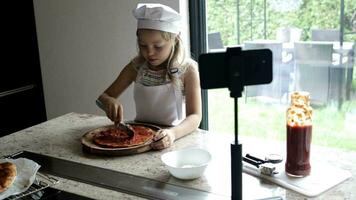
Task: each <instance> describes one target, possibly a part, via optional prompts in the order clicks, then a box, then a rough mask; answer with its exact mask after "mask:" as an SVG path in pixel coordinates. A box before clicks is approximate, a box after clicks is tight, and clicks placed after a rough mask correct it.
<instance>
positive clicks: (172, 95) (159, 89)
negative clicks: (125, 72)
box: [134, 64, 185, 126]
mask: <svg viewBox="0 0 356 200" xmlns="http://www.w3.org/2000/svg"><path fill="white" fill-rule="evenodd" d="M146 70H150V69H149V68H148V67H147V65H145V64H144V65H143V66H141V67H140V68H139V69H138V72H137V77H136V81H135V84H134V100H135V105H136V118H135V120H136V121H142V122H149V123H155V124H161V125H166V126H175V125H178V124H179V123H180V122H181V121H182V120H183V118H184V117H185V101H184V95H183V93H182V90H180V89H178V88H177V87H176V86H174V84H173V83H172V82H166V83H165V84H162V85H153V86H146V85H144V84H142V81H141V80H142V78H143V77H142V76H145V75H147V74H149V73H145V71H146ZM151 71H153V70H151ZM173 75H175V76H179V73H178V72H177V73H174V74H173Z"/></svg>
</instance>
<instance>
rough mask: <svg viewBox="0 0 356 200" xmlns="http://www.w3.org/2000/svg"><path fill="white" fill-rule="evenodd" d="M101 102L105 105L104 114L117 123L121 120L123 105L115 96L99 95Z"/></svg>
mask: <svg viewBox="0 0 356 200" xmlns="http://www.w3.org/2000/svg"><path fill="white" fill-rule="evenodd" d="M100 100H101V102H103V104H104V106H105V112H106V116H107V117H108V118H109V119H110V120H111V121H113V122H115V123H119V122H121V121H122V120H123V113H124V112H123V107H122V105H121V103H119V102H118V101H117V100H116V99H115V98H113V97H110V96H108V95H106V94H105V95H102V96H101V97H100Z"/></svg>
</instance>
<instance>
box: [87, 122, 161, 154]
mask: <svg viewBox="0 0 356 200" xmlns="http://www.w3.org/2000/svg"><path fill="white" fill-rule="evenodd" d="M128 124H130V125H141V126H146V127H148V128H151V129H152V130H154V131H158V130H160V129H161V128H160V127H158V126H155V125H152V124H146V123H136V122H132V123H131V122H129V123H128ZM113 127H114V125H109V126H103V127H99V128H96V129H94V130H91V131H88V132H86V133H85V134H84V135H83V136H82V139H81V143H82V149H83V151H84V152H86V153H91V154H96V155H109V156H125V155H132V154H138V153H143V152H146V151H149V150H151V145H150V144H151V143H152V140H150V141H147V142H146V143H144V144H141V145H136V146H131V147H124V148H107V147H102V146H99V145H97V144H95V143H94V142H93V137H94V135H95V134H96V133H98V132H100V131H104V130H108V129H111V128H113Z"/></svg>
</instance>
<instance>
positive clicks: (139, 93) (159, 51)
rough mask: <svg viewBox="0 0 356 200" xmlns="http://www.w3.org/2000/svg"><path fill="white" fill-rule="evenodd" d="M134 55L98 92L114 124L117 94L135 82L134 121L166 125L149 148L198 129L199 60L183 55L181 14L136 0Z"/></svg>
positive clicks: (118, 111)
mask: <svg viewBox="0 0 356 200" xmlns="http://www.w3.org/2000/svg"><path fill="white" fill-rule="evenodd" d="M133 14H134V16H135V17H136V19H137V20H138V21H137V31H136V35H137V44H138V50H139V52H138V55H137V56H136V57H135V58H134V59H132V60H131V62H130V63H128V64H127V65H126V66H125V67H124V69H123V70H122V71H121V73H120V74H119V76H118V77H117V79H116V80H115V81H114V82H113V83H112V84H111V86H110V87H109V88H108V89H106V90H105V91H104V93H103V94H101V95H100V96H99V98H98V99H99V101H100V102H101V103H102V104H103V106H104V110H105V112H106V115H107V116H108V117H109V118H110V119H111V120H112V121H114V122H115V123H118V122H121V121H122V120H123V107H122V104H121V103H120V102H119V101H118V100H117V98H118V97H119V96H120V95H121V94H122V93H123V92H124V90H125V89H126V88H127V87H128V86H129V85H130V84H131V83H134V100H135V105H136V119H135V120H136V121H143V122H148V123H155V124H161V125H165V126H168V127H169V128H165V129H162V130H161V131H159V132H158V134H157V135H156V136H155V137H154V138H153V141H154V142H153V143H152V145H151V146H152V148H153V149H164V148H167V147H169V146H171V145H172V144H173V142H174V141H175V140H176V139H178V138H180V137H182V136H184V135H186V134H188V133H191V132H192V131H194V130H195V129H196V128H198V126H199V123H200V121H201V96H200V82H199V74H198V69H197V64H196V62H194V61H193V60H192V59H190V58H186V57H185V56H184V48H183V45H182V41H181V39H180V36H179V22H180V20H181V17H180V15H179V14H178V13H177V12H176V11H175V10H173V9H172V8H170V7H167V6H164V5H161V4H139V5H138V6H137V8H136V9H135V10H133Z"/></svg>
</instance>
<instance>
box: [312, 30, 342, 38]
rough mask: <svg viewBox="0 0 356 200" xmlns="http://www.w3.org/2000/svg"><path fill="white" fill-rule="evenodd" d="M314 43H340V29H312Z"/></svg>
mask: <svg viewBox="0 0 356 200" xmlns="http://www.w3.org/2000/svg"><path fill="white" fill-rule="evenodd" d="M311 34H312V41H340V30H338V29H312V33H311Z"/></svg>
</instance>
